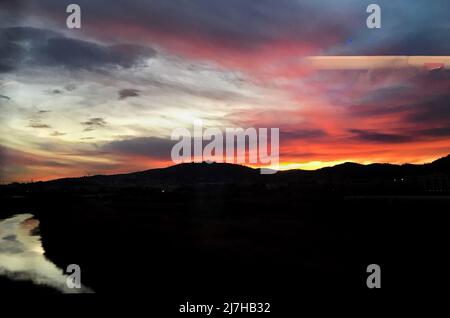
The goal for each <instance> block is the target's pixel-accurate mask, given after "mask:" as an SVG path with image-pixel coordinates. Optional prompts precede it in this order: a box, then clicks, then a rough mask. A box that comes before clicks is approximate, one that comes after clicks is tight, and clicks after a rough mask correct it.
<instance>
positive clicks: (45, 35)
mask: <svg viewBox="0 0 450 318" xmlns="http://www.w3.org/2000/svg"><path fill="white" fill-rule="evenodd" d="M70 3H77V4H79V5H80V6H81V9H82V28H81V29H80V30H71V29H68V28H67V27H66V17H67V15H68V14H67V13H66V12H65V11H66V6H67V5H68V4H70ZM370 3H377V4H379V5H380V6H381V8H382V28H381V29H368V28H367V26H366V18H367V16H368V14H367V13H366V7H367V5H368V4H370ZM318 55H320V56H322V55H450V1H448V0H433V1H409V0H397V1H392V0H390V1H381V0H371V1H364V0H340V1H337V0H314V1H313V0H311V1H304V0H170V1H169V0H153V1H152V0H115V1H107V0H96V1H92V0H70V1H65V0H58V1H57V0H53V1H52V0H39V1H31V0H28V1H20V0H2V2H1V4H0V166H1V170H0V182H2V183H5V182H12V181H30V180H34V181H36V180H48V179H53V178H59V177H67V176H83V175H92V174H111V173H118V172H129V171H137V170H145V169H151V168H156V167H165V166H169V165H171V164H172V162H171V159H170V149H171V147H172V145H173V141H171V140H170V134H171V132H172V130H173V129H175V128H179V127H186V128H188V129H192V127H193V122H194V120H198V119H201V120H202V121H203V123H204V126H205V128H206V127H217V128H220V129H224V128H225V127H243V128H246V127H256V128H258V127H267V128H272V127H274V128H280V161H281V166H282V168H283V169H285V168H302V169H315V168H319V167H323V166H329V165H334V164H337V163H341V162H345V161H355V162H360V163H371V162H390V163H405V162H410V163H423V162H428V161H432V160H434V159H437V158H439V157H442V156H445V155H447V154H449V153H450V71H439V72H427V71H425V70H418V69H401V70H399V69H383V70H370V71H369V70H355V69H345V68H343V69H335V70H315V69H312V68H310V67H308V66H307V65H306V64H304V63H302V61H303V60H304V58H305V57H308V56H318Z"/></svg>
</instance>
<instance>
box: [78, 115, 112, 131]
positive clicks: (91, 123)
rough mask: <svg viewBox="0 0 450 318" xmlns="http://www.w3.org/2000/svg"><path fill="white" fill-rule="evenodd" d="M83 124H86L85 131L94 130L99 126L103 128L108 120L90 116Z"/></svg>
mask: <svg viewBox="0 0 450 318" xmlns="http://www.w3.org/2000/svg"><path fill="white" fill-rule="evenodd" d="M81 124H82V125H83V126H86V128H85V129H84V131H92V130H95V129H97V128H103V127H105V126H106V124H107V123H106V121H105V120H104V119H103V118H101V117H94V118H89V120H88V121H85V122H82V123H81Z"/></svg>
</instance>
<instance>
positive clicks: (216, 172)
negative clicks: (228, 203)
mask: <svg viewBox="0 0 450 318" xmlns="http://www.w3.org/2000/svg"><path fill="white" fill-rule="evenodd" d="M449 176H450V155H448V156H446V157H444V158H441V159H438V160H436V161H434V162H432V163H428V164H422V165H414V164H403V165H394V164H379V163H377V164H370V165H362V164H357V163H351V162H348V163H344V164H340V165H336V166H333V167H326V168H321V169H318V170H314V171H306V170H288V171H279V172H277V173H276V174H273V175H262V174H260V170H259V169H253V168H249V167H246V166H242V165H236V164H228V163H205V162H203V163H183V164H179V165H175V166H171V167H167V168H160V169H151V170H146V171H140V172H133V173H126V174H116V175H97V176H88V177H80V178H64V179H57V180H52V181H47V182H36V183H32V184H24V185H18V184H15V185H9V186H3V187H22V186H28V187H33V188H40V189H47V190H52V189H57V190H58V189H91V190H94V191H95V190H96V189H100V188H124V187H160V188H174V187H179V186H183V185H195V186H197V185H208V184H210V185H214V184H239V185H245V184H255V183H264V184H271V183H272V184H278V185H279V184H327V183H328V184H334V185H339V184H345V185H351V184H359V185H360V184H366V185H367V184H372V186H375V185H377V186H378V185H380V184H381V183H383V184H388V185H390V184H391V183H402V182H409V183H410V184H411V183H412V182H413V183H416V184H417V183H420V184H426V183H427V182H431V183H433V182H435V180H441V179H442V178H444V183H445V182H448V178H449ZM446 180H447V181H446ZM439 182H440V181H439ZM445 186H446V187H448V184H447V185H445V184H444V187H445Z"/></svg>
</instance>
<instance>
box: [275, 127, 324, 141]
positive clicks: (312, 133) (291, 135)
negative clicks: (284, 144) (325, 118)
mask: <svg viewBox="0 0 450 318" xmlns="http://www.w3.org/2000/svg"><path fill="white" fill-rule="evenodd" d="M325 136H327V133H326V132H325V131H323V130H321V129H302V130H297V131H280V140H281V141H286V140H296V139H314V138H320V137H325Z"/></svg>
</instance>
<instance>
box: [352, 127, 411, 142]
mask: <svg viewBox="0 0 450 318" xmlns="http://www.w3.org/2000/svg"><path fill="white" fill-rule="evenodd" d="M349 132H351V133H352V134H353V138H354V139H357V140H360V141H367V142H374V143H404V142H409V141H412V140H414V139H413V138H412V137H411V136H407V135H399V134H390V133H380V132H376V131H373V130H361V129H350V130H349Z"/></svg>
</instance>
